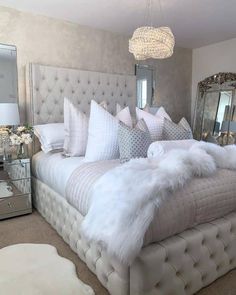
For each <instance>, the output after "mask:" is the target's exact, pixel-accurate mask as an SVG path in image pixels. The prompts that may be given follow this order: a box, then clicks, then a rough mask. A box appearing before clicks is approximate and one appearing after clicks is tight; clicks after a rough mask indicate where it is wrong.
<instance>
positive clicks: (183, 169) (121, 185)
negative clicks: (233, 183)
mask: <svg viewBox="0 0 236 295" xmlns="http://www.w3.org/2000/svg"><path fill="white" fill-rule="evenodd" d="M217 167H219V168H225V169H236V146H229V147H226V148H222V147H219V146H217V145H213V144H206V143H197V144H194V145H193V146H192V147H191V148H190V149H189V150H180V149H178V150H171V151H169V152H168V153H166V154H165V155H164V156H162V157H161V158H152V159H135V160H131V161H130V162H128V163H126V164H124V165H121V166H119V167H116V168H114V169H113V170H111V171H109V172H107V173H106V174H104V175H103V176H102V177H101V178H100V179H99V180H98V181H97V182H96V183H95V186H94V190H93V195H92V202H91V206H90V208H89V212H88V214H87V215H86V216H85V219H84V221H83V223H82V231H83V234H84V236H85V238H86V239H87V240H88V241H90V242H95V243H97V244H99V245H101V246H102V247H103V248H104V249H106V251H107V253H108V255H110V256H115V257H117V258H118V259H119V260H120V261H122V262H123V263H125V264H130V263H132V261H133V260H134V259H135V257H136V256H137V255H138V253H139V252H140V250H141V248H142V245H143V238H144V235H145V232H146V231H147V229H148V227H149V225H150V223H151V221H152V219H153V215H154V212H155V207H159V206H160V204H161V202H162V201H163V200H164V199H165V198H166V196H167V195H169V194H168V192H171V191H175V190H177V189H180V188H181V187H183V185H185V184H186V183H187V182H188V181H190V179H191V178H193V177H203V176H204V177H207V176H210V175H212V174H213V173H215V172H216V169H217Z"/></svg>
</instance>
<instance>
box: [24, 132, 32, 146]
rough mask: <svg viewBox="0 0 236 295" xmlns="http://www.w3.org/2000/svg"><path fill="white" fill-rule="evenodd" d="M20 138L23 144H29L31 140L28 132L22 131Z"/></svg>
mask: <svg viewBox="0 0 236 295" xmlns="http://www.w3.org/2000/svg"><path fill="white" fill-rule="evenodd" d="M21 140H22V142H23V143H25V144H30V143H31V142H32V138H31V135H30V134H29V133H23V134H22V135H21Z"/></svg>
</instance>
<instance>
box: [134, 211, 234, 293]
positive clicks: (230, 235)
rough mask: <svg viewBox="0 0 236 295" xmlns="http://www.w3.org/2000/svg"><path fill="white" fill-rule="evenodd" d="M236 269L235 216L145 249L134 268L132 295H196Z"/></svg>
mask: <svg viewBox="0 0 236 295" xmlns="http://www.w3.org/2000/svg"><path fill="white" fill-rule="evenodd" d="M235 267H236V213H235V212H234V213H231V214H229V215H227V216H225V217H224V218H220V219H217V220H215V221H213V222H211V223H205V224H201V225H198V226H196V227H195V228H193V229H191V230H186V231H184V232H183V233H181V234H179V235H175V236H173V237H171V238H168V239H166V240H164V241H162V242H159V243H156V244H153V245H150V246H148V247H146V248H144V249H143V250H142V252H141V253H140V255H139V256H138V257H137V259H136V260H135V262H134V263H133V265H132V266H131V270H130V280H131V294H132V295H143V294H150V295H151V294H156V295H173V294H174V295H182V294H195V293H196V292H197V291H198V290H200V289H202V288H203V287H205V286H207V285H209V284H210V283H212V282H213V281H214V280H216V279H217V278H219V277H221V276H223V275H224V274H226V273H227V272H228V271H229V270H231V269H234V268H235Z"/></svg>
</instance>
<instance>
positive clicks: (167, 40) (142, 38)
mask: <svg viewBox="0 0 236 295" xmlns="http://www.w3.org/2000/svg"><path fill="white" fill-rule="evenodd" d="M147 6H148V10H150V9H151V8H150V6H151V2H150V0H148V5H147ZM174 45H175V38H174V35H173V33H172V31H171V29H170V28H169V27H159V28H155V27H153V26H143V27H140V28H137V29H136V30H135V31H134V33H133V36H132V38H131V39H130V40H129V52H131V53H133V55H134V57H135V59H136V60H145V59H148V58H155V59H164V58H168V57H170V56H171V55H172V54H173V52H174Z"/></svg>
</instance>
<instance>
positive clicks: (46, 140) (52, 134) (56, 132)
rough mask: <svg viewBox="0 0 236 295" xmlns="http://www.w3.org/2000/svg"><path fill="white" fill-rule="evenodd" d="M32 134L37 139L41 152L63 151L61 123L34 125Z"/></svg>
mask: <svg viewBox="0 0 236 295" xmlns="http://www.w3.org/2000/svg"><path fill="white" fill-rule="evenodd" d="M34 134H35V135H36V136H37V137H38V139H39V141H40V144H41V149H42V151H43V152H45V153H48V152H50V151H54V150H61V149H63V145H64V137H65V133H64V124H63V123H51V124H42V125H35V126H34Z"/></svg>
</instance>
